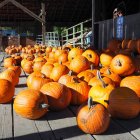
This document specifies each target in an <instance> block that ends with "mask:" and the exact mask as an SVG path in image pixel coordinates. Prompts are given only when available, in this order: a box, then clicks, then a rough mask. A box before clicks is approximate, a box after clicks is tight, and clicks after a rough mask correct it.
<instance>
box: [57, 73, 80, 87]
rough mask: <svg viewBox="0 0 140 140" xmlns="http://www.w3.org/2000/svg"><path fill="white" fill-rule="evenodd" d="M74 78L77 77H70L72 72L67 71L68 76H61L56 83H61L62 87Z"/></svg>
mask: <svg viewBox="0 0 140 140" xmlns="http://www.w3.org/2000/svg"><path fill="white" fill-rule="evenodd" d="M74 78H77V76H75V75H72V71H69V73H68V74H66V75H62V76H61V77H60V78H59V80H58V83H61V84H63V85H66V84H67V83H69V82H72V81H73V79H74Z"/></svg>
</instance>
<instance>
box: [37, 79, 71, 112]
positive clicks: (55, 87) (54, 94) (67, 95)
mask: <svg viewBox="0 0 140 140" xmlns="http://www.w3.org/2000/svg"><path fill="white" fill-rule="evenodd" d="M40 91H41V92H42V93H43V94H45V95H47V97H48V102H49V105H50V109H52V110H56V111H58V110H62V109H65V108H66V107H67V106H68V105H69V104H70V100H71V91H70V90H69V88H67V87H66V86H65V85H62V84H60V83H57V82H49V83H47V84H44V85H43V87H42V88H41V90H40Z"/></svg>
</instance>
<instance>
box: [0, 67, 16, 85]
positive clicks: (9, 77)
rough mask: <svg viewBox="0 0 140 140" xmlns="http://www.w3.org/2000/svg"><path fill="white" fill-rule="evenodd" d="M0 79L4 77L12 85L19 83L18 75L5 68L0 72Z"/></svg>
mask: <svg viewBox="0 0 140 140" xmlns="http://www.w3.org/2000/svg"><path fill="white" fill-rule="evenodd" d="M0 79H6V80H8V81H10V82H11V83H12V84H13V85H14V86H15V85H17V84H18V83H19V77H18V76H17V75H16V73H15V72H14V71H13V70H10V69H6V70H5V71H3V72H2V73H0Z"/></svg>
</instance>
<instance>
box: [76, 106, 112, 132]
mask: <svg viewBox="0 0 140 140" xmlns="http://www.w3.org/2000/svg"><path fill="white" fill-rule="evenodd" d="M76 120H77V125H78V127H79V128H80V129H81V130H82V131H84V132H85V133H89V134H102V133H103V132H105V131H106V130H107V129H108V127H109V124H110V117H109V113H108V111H107V109H105V107H104V106H103V105H101V104H95V105H93V106H91V107H90V108H89V107H88V106H87V105H82V106H80V108H79V109H78V113H77V117H76Z"/></svg>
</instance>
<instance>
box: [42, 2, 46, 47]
mask: <svg viewBox="0 0 140 140" xmlns="http://www.w3.org/2000/svg"><path fill="white" fill-rule="evenodd" d="M41 7H42V9H41V10H42V20H43V21H46V19H45V18H46V12H45V3H44V2H41ZM45 37H46V24H45V23H44V22H42V43H43V45H45Z"/></svg>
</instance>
